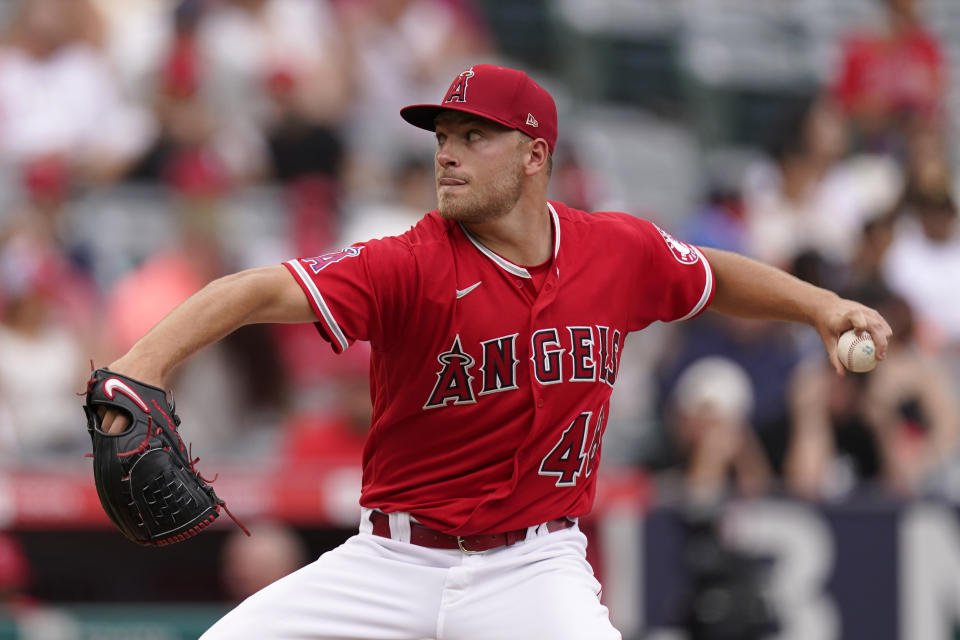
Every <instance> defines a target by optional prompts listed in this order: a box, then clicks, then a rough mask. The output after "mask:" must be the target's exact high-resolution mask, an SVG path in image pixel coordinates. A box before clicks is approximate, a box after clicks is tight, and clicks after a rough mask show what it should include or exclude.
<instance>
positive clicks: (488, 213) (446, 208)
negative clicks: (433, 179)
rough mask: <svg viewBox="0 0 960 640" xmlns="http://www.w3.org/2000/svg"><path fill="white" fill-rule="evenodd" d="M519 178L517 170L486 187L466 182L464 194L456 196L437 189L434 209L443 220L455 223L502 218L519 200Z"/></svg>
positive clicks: (507, 172) (500, 176)
mask: <svg viewBox="0 0 960 640" xmlns="http://www.w3.org/2000/svg"><path fill="white" fill-rule="evenodd" d="M520 176H521V171H520V168H519V167H517V168H516V169H514V170H507V171H503V172H502V173H501V174H500V175H499V176H498V177H497V179H496V180H494V181H492V182H490V183H488V184H486V185H478V184H477V183H476V182H470V183H468V184H469V188H468V189H466V193H456V192H457V191H458V189H453V190H451V189H437V210H438V211H439V213H440V215H441V216H442V217H443V218H446V219H447V220H454V221H456V222H468V223H470V222H472V223H478V222H490V221H491V220H496V219H498V218H502V217H503V216H505V215H507V213H509V212H510V210H511V209H513V207H514V206H515V205H516V204H517V201H518V200H519V199H520V193H521V190H522V182H521V177H520ZM451 191H452V192H451Z"/></svg>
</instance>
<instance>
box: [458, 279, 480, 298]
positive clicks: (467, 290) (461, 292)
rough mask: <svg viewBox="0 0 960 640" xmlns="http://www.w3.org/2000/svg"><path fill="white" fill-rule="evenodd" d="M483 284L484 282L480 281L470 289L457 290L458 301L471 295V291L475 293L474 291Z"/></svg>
mask: <svg viewBox="0 0 960 640" xmlns="http://www.w3.org/2000/svg"><path fill="white" fill-rule="evenodd" d="M481 282H483V280H480V281H479V282H477V283H476V284H472V285H470V286H469V287H467V288H465V289H457V300H459V299H460V298H462V297H463V296H465V295H467V294H468V293H470V292H471V291H473V290H474V289H476V288H477V287H479V286H480V283H481Z"/></svg>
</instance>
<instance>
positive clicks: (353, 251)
mask: <svg viewBox="0 0 960 640" xmlns="http://www.w3.org/2000/svg"><path fill="white" fill-rule="evenodd" d="M361 249H363V247H347V248H346V249H341V250H340V251H334V252H332V253H325V254H323V255H322V256H317V257H316V258H304V259H303V264H304V265H306V266H308V267H310V271H312V272H313V274H314V275H316V274H318V273H320V272H321V271H323V270H324V269H325V268H327V267H329V266H330V265H331V264H333V263H335V262H340V261H341V260H343V259H345V258H356V257H357V256H358V255H360V250H361Z"/></svg>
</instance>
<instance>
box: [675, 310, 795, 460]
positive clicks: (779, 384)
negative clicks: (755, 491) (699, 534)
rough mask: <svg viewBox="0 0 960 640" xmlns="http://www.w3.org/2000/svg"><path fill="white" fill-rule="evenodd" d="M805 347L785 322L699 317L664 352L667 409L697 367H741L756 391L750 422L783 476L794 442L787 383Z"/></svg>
mask: <svg viewBox="0 0 960 640" xmlns="http://www.w3.org/2000/svg"><path fill="white" fill-rule="evenodd" d="M801 347H802V341H801V340H799V339H798V337H797V336H796V335H795V334H793V333H791V332H790V331H789V330H788V328H787V327H786V326H785V325H783V324H780V323H767V322H759V321H747V320H741V319H738V318H731V317H727V316H720V315H718V314H706V315H704V316H701V317H699V318H695V319H694V320H691V321H689V322H687V323H686V324H685V326H684V328H683V330H682V331H679V332H678V333H677V335H676V343H674V344H673V345H672V346H671V347H670V348H668V349H664V354H665V355H664V357H663V358H662V359H661V361H660V363H659V371H658V376H659V379H660V387H661V390H662V395H661V397H662V398H663V401H662V402H661V405H662V406H663V407H667V406H669V402H670V398H671V397H672V396H673V394H674V393H675V391H674V389H675V388H676V387H677V384H678V383H677V381H678V380H680V379H681V376H682V375H683V372H684V371H685V370H686V369H687V368H688V367H690V366H691V365H692V364H693V363H694V362H696V361H698V360H700V359H702V358H706V357H720V358H723V359H725V360H727V361H730V362H732V363H735V364H736V365H737V366H738V367H739V368H740V370H742V371H743V372H744V373H745V374H746V376H747V378H748V380H749V382H750V387H751V390H752V397H753V401H752V403H749V404H748V405H745V406H747V407H748V409H747V414H748V415H747V417H746V420H745V422H746V423H747V424H748V425H749V426H750V427H751V428H752V429H753V431H754V433H755V436H756V438H757V440H758V441H759V442H760V444H761V446H762V448H763V450H764V452H765V455H766V459H767V460H768V461H769V464H770V466H771V468H772V469H773V472H774V473H779V472H780V469H781V465H782V461H783V456H784V451H785V449H786V442H787V438H788V416H787V409H786V406H787V405H786V399H787V384H788V381H789V378H790V375H791V373H792V371H793V369H794V368H795V367H796V365H797V363H798V362H799V361H800V359H801ZM728 369H729V367H728ZM732 379H733V378H732V377H731V380H732ZM744 437H745V438H747V439H749V437H747V436H744ZM750 446H751V447H752V445H750Z"/></svg>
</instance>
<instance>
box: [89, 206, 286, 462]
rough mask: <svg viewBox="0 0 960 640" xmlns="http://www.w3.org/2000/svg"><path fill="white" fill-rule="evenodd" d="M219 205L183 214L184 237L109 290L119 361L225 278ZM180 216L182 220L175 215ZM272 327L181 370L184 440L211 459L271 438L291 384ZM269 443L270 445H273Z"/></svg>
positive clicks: (110, 328)
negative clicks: (279, 361) (279, 362)
mask: <svg viewBox="0 0 960 640" xmlns="http://www.w3.org/2000/svg"><path fill="white" fill-rule="evenodd" d="M222 213H223V212H222V211H220V210H219V209H218V208H216V207H213V208H209V207H200V208H196V207H194V208H191V207H189V206H185V207H184V208H183V209H181V210H180V211H178V212H176V215H177V216H179V223H180V225H181V229H180V231H181V235H180V237H179V238H177V240H176V244H175V245H174V246H172V247H169V248H164V247H158V250H157V251H156V253H154V254H153V255H152V256H150V257H149V258H148V259H147V260H146V261H145V262H143V263H142V264H141V265H139V266H138V267H136V268H135V269H132V270H131V271H129V272H128V273H127V274H125V275H124V276H123V277H121V278H120V279H119V280H117V281H116V282H115V283H114V284H113V286H112V288H111V289H110V291H108V292H107V296H106V297H107V300H106V312H105V314H104V317H105V319H106V322H107V324H106V326H105V327H103V330H104V333H105V337H106V339H107V340H108V344H107V346H106V349H107V351H108V353H110V354H113V355H112V356H108V357H107V359H108V360H109V359H111V358H115V357H116V354H117V353H122V352H123V351H124V350H126V349H128V348H129V347H130V346H131V345H132V344H133V342H134V341H135V340H136V339H137V338H139V337H140V336H141V335H143V332H144V331H146V330H147V329H149V328H150V327H152V326H153V325H154V324H156V322H158V321H159V320H160V318H162V317H163V316H164V315H166V314H167V313H168V312H169V311H171V310H172V309H173V308H174V307H175V306H176V305H178V304H180V303H181V302H182V301H183V300H185V299H186V298H187V297H189V296H190V295H191V294H193V293H195V292H196V291H198V290H199V289H201V288H202V287H203V286H204V285H206V284H207V283H208V282H210V281H211V280H214V279H216V278H218V277H220V276H222V275H224V274H225V273H228V272H229V271H230V270H231V268H230V267H228V266H227V265H228V262H229V256H228V255H227V253H226V251H225V250H224V248H223V247H222V246H221V244H220V242H219V240H218V234H219V226H218V223H219V216H220V215H222ZM174 219H177V218H174ZM274 349H275V347H274V346H273V344H272V341H271V334H270V332H269V330H268V329H267V328H266V327H244V328H243V329H241V330H240V331H238V332H236V333H235V334H233V335H232V336H230V337H229V338H228V339H226V340H224V341H223V342H221V343H218V344H216V345H213V346H211V347H210V348H208V349H204V350H203V351H202V352H201V353H199V354H197V355H196V356H194V357H193V358H192V359H191V360H190V362H189V363H188V364H187V365H185V366H184V367H183V368H181V369H180V370H178V371H177V372H176V378H177V382H176V383H175V386H176V387H177V388H178V389H179V390H180V391H179V393H178V394H177V398H176V400H177V410H178V411H179V412H180V413H181V415H185V416H190V418H189V420H187V421H186V423H185V427H184V431H183V436H184V439H185V440H187V441H190V442H193V443H194V445H196V446H197V451H199V452H201V454H206V455H207V456H209V455H210V454H211V453H213V454H215V455H222V456H232V455H241V454H243V453H244V451H245V447H246V446H248V445H249V446H261V445H264V442H263V440H262V439H264V438H266V439H268V440H269V438H271V436H272V431H273V430H271V429H263V428H262V427H264V426H265V425H271V424H274V423H275V421H276V415H274V414H275V413H276V412H277V411H278V410H279V406H280V404H282V402H283V401H284V395H283V391H282V389H283V387H284V385H285V384H286V381H285V378H284V376H283V375H282V371H281V370H280V369H279V366H278V365H277V362H276V358H275V352H274ZM268 445H269V443H267V445H264V446H268Z"/></svg>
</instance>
